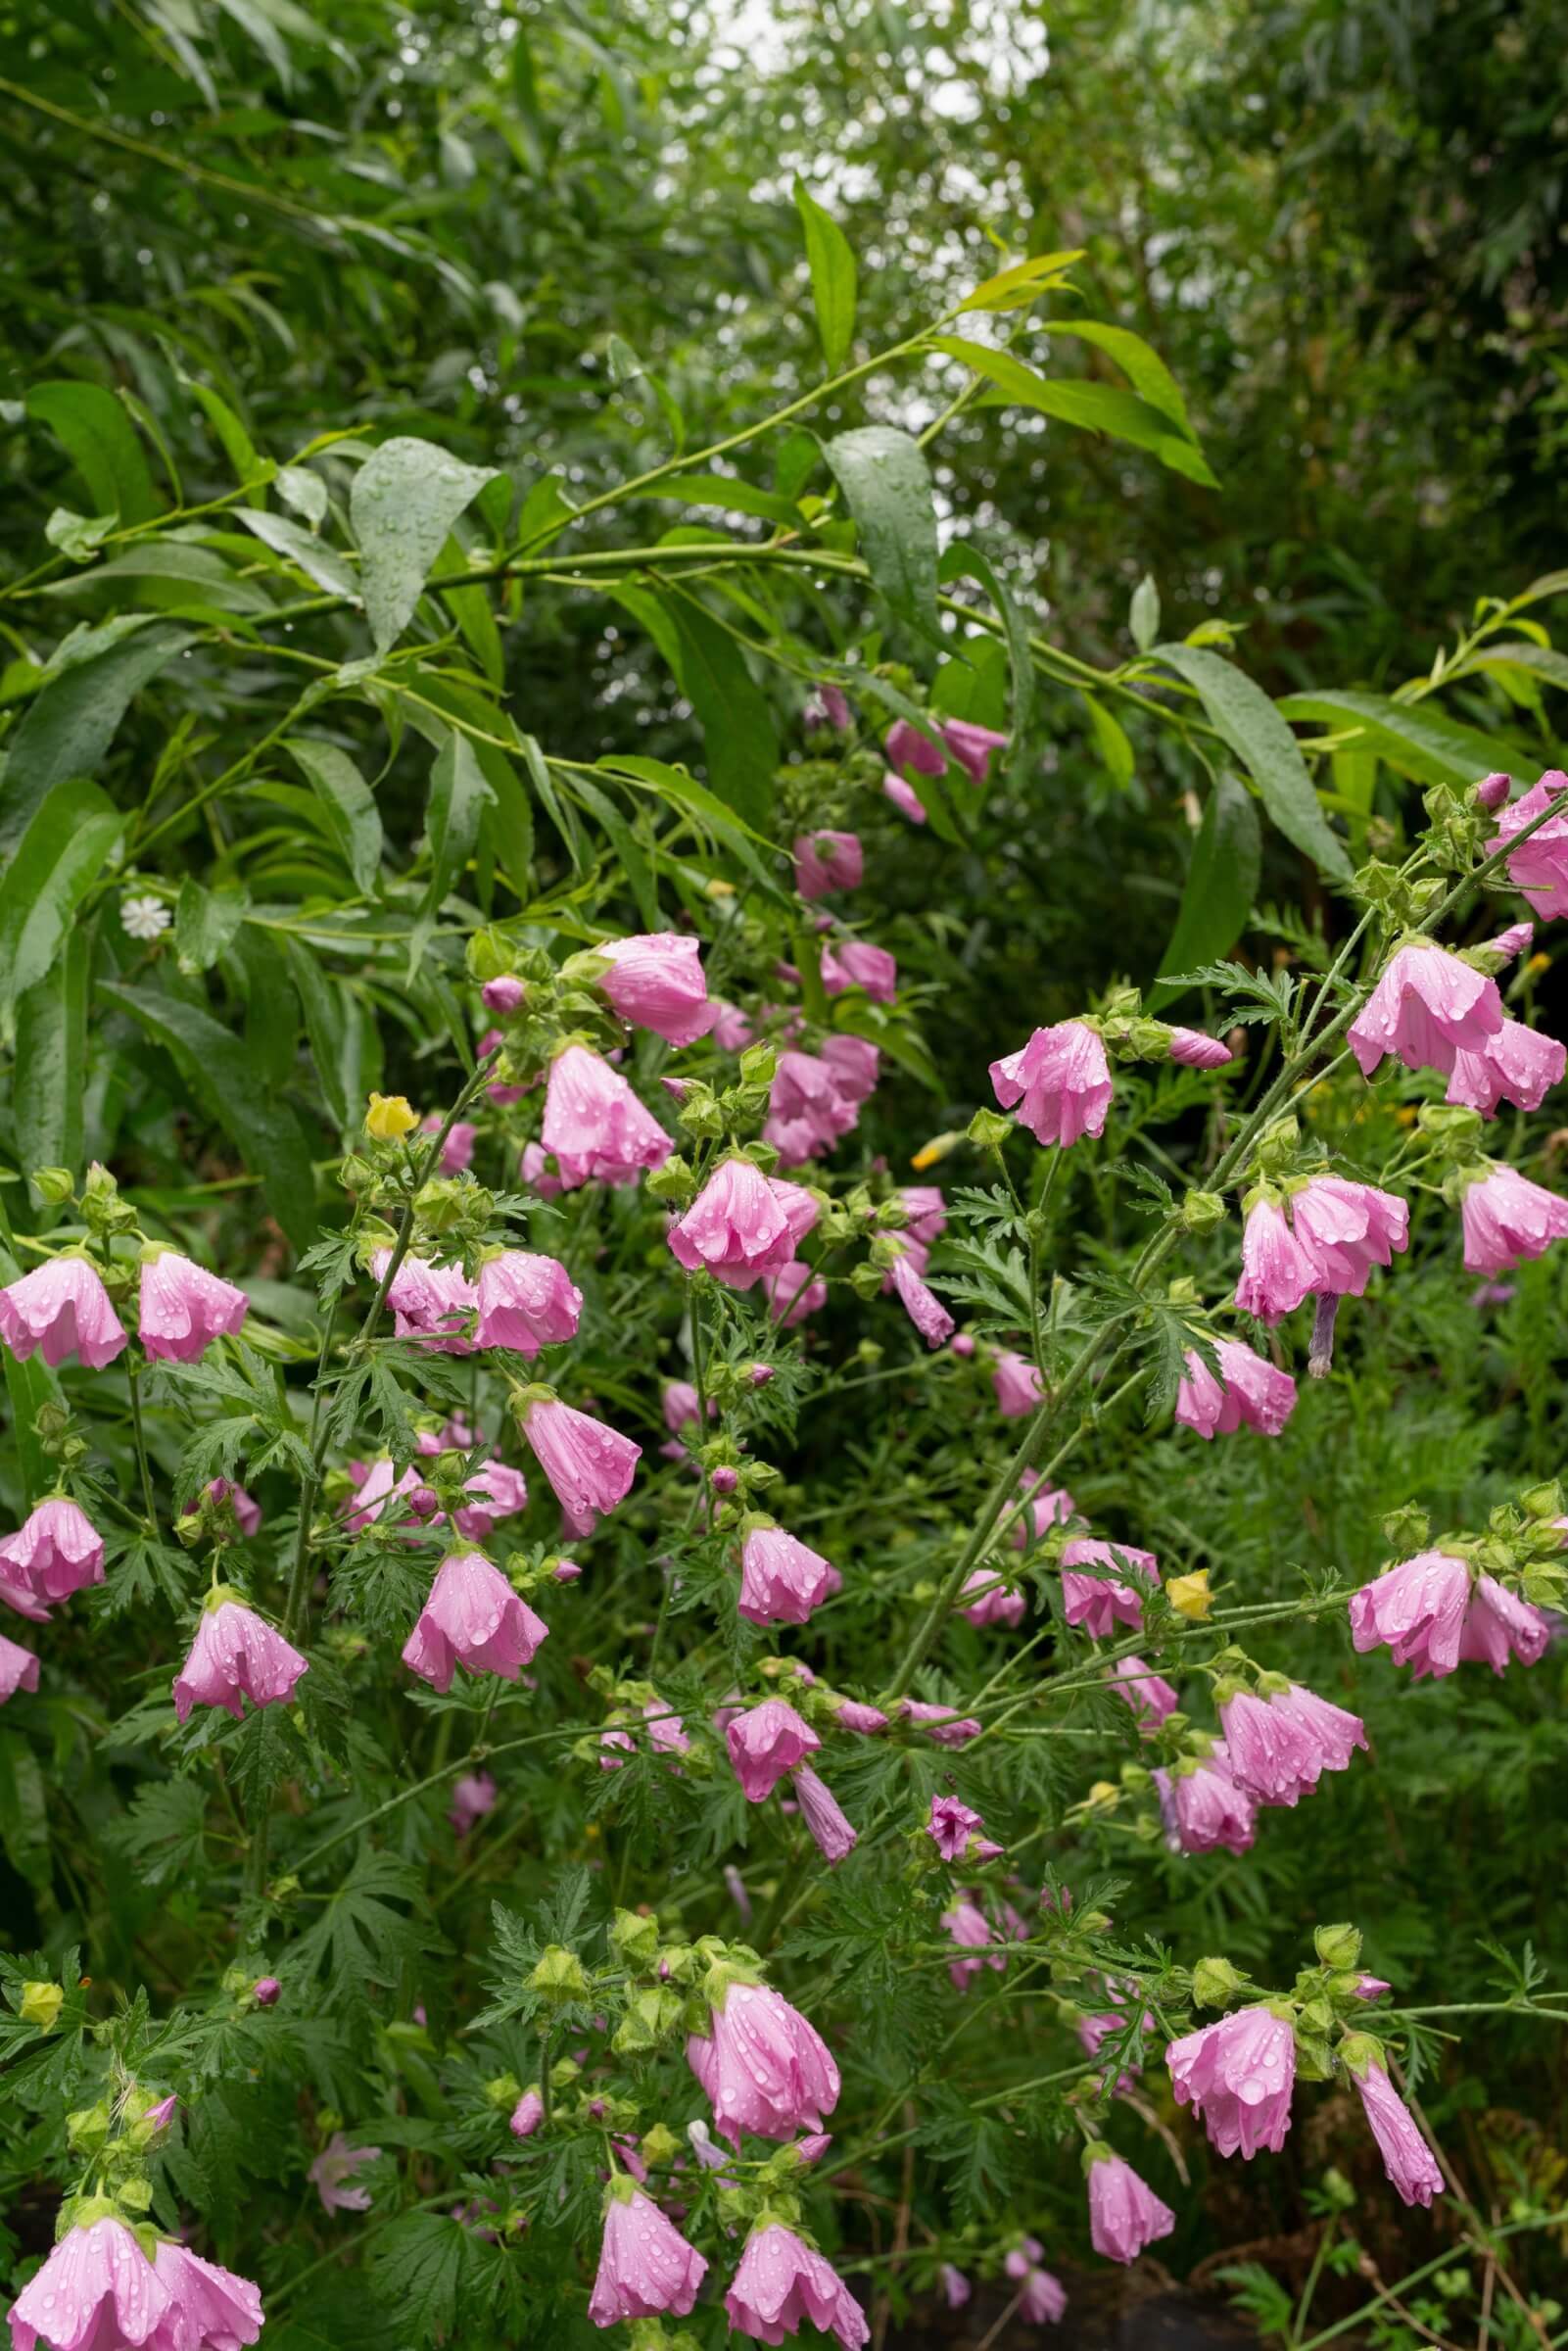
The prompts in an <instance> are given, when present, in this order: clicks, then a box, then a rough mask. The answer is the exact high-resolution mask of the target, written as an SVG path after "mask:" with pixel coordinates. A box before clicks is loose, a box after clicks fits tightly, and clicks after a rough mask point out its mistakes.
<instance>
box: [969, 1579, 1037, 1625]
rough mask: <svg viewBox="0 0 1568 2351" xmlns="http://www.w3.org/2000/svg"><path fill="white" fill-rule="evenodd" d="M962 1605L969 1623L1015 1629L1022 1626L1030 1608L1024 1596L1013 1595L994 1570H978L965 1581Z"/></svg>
mask: <svg viewBox="0 0 1568 2351" xmlns="http://www.w3.org/2000/svg"><path fill="white" fill-rule="evenodd" d="M959 1604H960V1605H959V1614H960V1615H961V1616H962V1617H963V1618H964V1619H965V1621H966V1623H969V1624H979V1625H985V1624H1006V1625H1011V1626H1017V1625H1020V1624H1022V1621H1023V1610H1024V1607H1025V1605H1026V1604H1025V1602H1024V1598H1023V1595H1022V1592H1014V1591H1011V1590H1010V1589H1009V1587H1008V1585H1007V1583H1006V1581H1005V1579H1004V1578H1003V1577H1002V1576H1000V1575H998V1573H997V1571H996V1569H995V1568H994V1567H976V1568H975V1569H974V1573H973V1574H972V1575H968V1576H966V1577H965V1579H964V1587H963V1590H962V1591H961V1592H960V1594H959Z"/></svg>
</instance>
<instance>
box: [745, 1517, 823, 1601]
mask: <svg viewBox="0 0 1568 2351" xmlns="http://www.w3.org/2000/svg"><path fill="white" fill-rule="evenodd" d="M835 1575H836V1570H835V1569H834V1568H833V1566H832V1562H831V1561H830V1560H828V1559H824V1558H823V1557H822V1555H821V1553H820V1552H815V1551H810V1550H808V1549H807V1547H806V1545H805V1544H804V1543H797V1542H796V1540H795V1538H794V1536H793V1535H788V1534H785V1532H784V1528H783V1527H782V1526H777V1525H775V1523H774V1521H773V1520H772V1519H771V1518H758V1519H757V1520H755V1521H754V1522H753V1523H752V1525H751V1526H750V1528H749V1529H748V1531H747V1533H746V1536H745V1540H744V1543H743V1544H742V1546H741V1552H740V1597H739V1599H738V1600H737V1601H736V1607H737V1608H738V1610H739V1612H740V1614H741V1615H742V1616H744V1617H745V1619H746V1621H747V1622H748V1623H750V1624H804V1623H805V1622H806V1619H807V1618H808V1617H809V1616H810V1614H811V1612H812V1610H813V1608H815V1607H820V1606H821V1604H822V1603H823V1601H825V1600H826V1599H827V1598H828V1597H829V1595H830V1593H832V1592H834V1591H836V1590H837V1588H838V1587H837V1583H836V1581H835Z"/></svg>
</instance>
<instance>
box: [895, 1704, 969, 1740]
mask: <svg viewBox="0 0 1568 2351" xmlns="http://www.w3.org/2000/svg"><path fill="white" fill-rule="evenodd" d="M898 1711H899V1713H900V1714H901V1715H902V1717H903V1719H904V1720H905V1722H912V1723H913V1724H914V1725H915V1727H916V1729H917V1730H920V1731H924V1732H925V1734H926V1736H927V1739H929V1740H930V1742H931V1743H932V1745H933V1746H935V1747H968V1745H969V1743H970V1741H971V1740H972V1739H977V1738H978V1737H979V1735H980V1726H979V1724H978V1723H977V1722H976V1720H975V1719H974V1715H973V1714H960V1713H959V1711H958V1709H957V1707H956V1706H942V1705H938V1704H937V1703H935V1701H934V1700H932V1699H927V1698H901V1699H900V1700H899V1702H898Z"/></svg>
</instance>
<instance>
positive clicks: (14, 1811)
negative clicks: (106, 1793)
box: [0, 1731, 54, 1893]
mask: <svg viewBox="0 0 1568 2351" xmlns="http://www.w3.org/2000/svg"><path fill="white" fill-rule="evenodd" d="M0 1846H4V1847H5V1853H6V1858H7V1860H8V1861H9V1862H10V1863H11V1866H12V1868H13V1869H14V1870H15V1871H16V1872H17V1875H18V1876H19V1877H21V1878H24V1879H25V1880H26V1881H27V1883H28V1885H29V1886H32V1887H33V1888H35V1889H36V1890H37V1891H38V1892H39V1893H46V1892H47V1891H48V1889H49V1885H50V1881H51V1878H52V1877H53V1874H54V1873H53V1866H52V1864H51V1861H50V1857H49V1799H48V1794H47V1791H46V1790H45V1787H44V1778H43V1773H42V1771H41V1770H40V1768H39V1764H38V1758H37V1756H36V1755H35V1754H34V1753H33V1751H32V1749H31V1748H30V1747H29V1746H28V1744H27V1742H26V1740H25V1739H24V1738H23V1736H22V1734H21V1733H20V1732H19V1731H0Z"/></svg>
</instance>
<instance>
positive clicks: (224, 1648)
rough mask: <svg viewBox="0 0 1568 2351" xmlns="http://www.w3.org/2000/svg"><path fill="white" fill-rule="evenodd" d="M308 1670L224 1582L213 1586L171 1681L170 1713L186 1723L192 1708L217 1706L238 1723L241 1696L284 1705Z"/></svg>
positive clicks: (254, 1701)
mask: <svg viewBox="0 0 1568 2351" xmlns="http://www.w3.org/2000/svg"><path fill="white" fill-rule="evenodd" d="M309 1669H310V1668H309V1660H308V1659H307V1658H305V1657H303V1656H302V1655H300V1653H299V1651H298V1650H297V1649H296V1648H295V1647H294V1646H293V1644H292V1642H289V1641H285V1639H284V1638H283V1635H282V1634H281V1633H279V1632H276V1631H274V1629H273V1628H272V1626H271V1625H269V1624H268V1623H266V1622H265V1620H264V1619H263V1618H262V1617H261V1616H258V1615H257V1613H256V1611H255V1609H254V1608H248V1607H246V1606H245V1603H244V1602H243V1601H242V1600H241V1599H240V1598H239V1596H238V1594H237V1593H235V1592H233V1591H231V1590H230V1589H229V1587H228V1586H227V1585H226V1584H214V1587H213V1589H212V1591H211V1592H209V1594H208V1595H207V1599H206V1601H205V1603H204V1604H203V1607H202V1619H201V1623H200V1624H199V1625H198V1627H197V1631H196V1638H195V1640H194V1641H193V1642H192V1644H191V1652H190V1655H189V1656H188V1657H187V1658H186V1660H185V1662H184V1664H183V1665H182V1666H181V1667H180V1669H179V1672H178V1673H177V1674H176V1675H175V1677H174V1711H175V1713H176V1714H177V1715H178V1716H179V1719H180V1721H181V1722H186V1721H188V1720H189V1718H190V1712H191V1708H192V1707H193V1706H222V1707H223V1708H224V1709H225V1711H226V1712H228V1713H230V1714H232V1715H233V1717H234V1719H235V1721H236V1722H238V1721H239V1719H240V1716H241V1714H242V1713H243V1711H244V1708H243V1707H242V1706H241V1703H240V1701H241V1699H242V1698H248V1699H249V1700H250V1702H251V1703H252V1705H253V1706H275V1705H286V1704H288V1703H289V1702H290V1701H291V1700H292V1698H293V1696H294V1685H295V1683H296V1682H297V1681H298V1680H299V1679H300V1676H301V1675H302V1674H303V1673H309Z"/></svg>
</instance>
